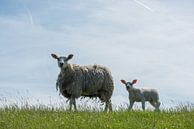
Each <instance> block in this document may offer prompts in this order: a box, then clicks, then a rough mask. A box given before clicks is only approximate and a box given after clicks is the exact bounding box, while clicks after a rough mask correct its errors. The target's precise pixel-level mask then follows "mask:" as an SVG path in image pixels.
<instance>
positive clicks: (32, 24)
mask: <svg viewBox="0 0 194 129" xmlns="http://www.w3.org/2000/svg"><path fill="white" fill-rule="evenodd" d="M18 1H19V2H20V3H21V5H22V6H23V8H24V9H25V11H26V13H27V15H28V18H29V21H30V25H31V27H32V28H33V27H34V20H33V17H32V14H31V11H30V9H29V8H28V7H27V6H26V4H25V3H24V2H23V1H22V0H18Z"/></svg>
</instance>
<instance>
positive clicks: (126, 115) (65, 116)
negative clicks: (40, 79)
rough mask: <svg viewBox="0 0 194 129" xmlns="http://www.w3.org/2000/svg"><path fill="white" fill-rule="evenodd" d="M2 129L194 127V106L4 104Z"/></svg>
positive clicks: (0, 124) (0, 122) (148, 128)
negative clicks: (71, 107) (75, 109)
mask: <svg viewBox="0 0 194 129" xmlns="http://www.w3.org/2000/svg"><path fill="white" fill-rule="evenodd" d="M0 128H1V129H194V107H193V106H192V105H179V106H178V107H175V108H172V109H165V110H162V111H160V112H153V111H140V110H136V111H127V110H124V109H122V108H121V109H119V110H117V111H114V112H109V113H105V112H100V111H95V109H92V110H88V109H87V108H86V109H83V110H81V111H79V112H69V111H66V110H65V109H54V108H48V107H41V106H40V107H33V106H25V107H22V108H19V107H17V105H15V106H8V107H4V108H0Z"/></svg>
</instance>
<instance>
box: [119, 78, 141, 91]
mask: <svg viewBox="0 0 194 129" xmlns="http://www.w3.org/2000/svg"><path fill="white" fill-rule="evenodd" d="M121 82H122V83H123V84H124V85H125V86H126V89H127V90H132V89H133V84H135V83H136V82H137V80H133V81H132V82H126V81H125V80H121Z"/></svg>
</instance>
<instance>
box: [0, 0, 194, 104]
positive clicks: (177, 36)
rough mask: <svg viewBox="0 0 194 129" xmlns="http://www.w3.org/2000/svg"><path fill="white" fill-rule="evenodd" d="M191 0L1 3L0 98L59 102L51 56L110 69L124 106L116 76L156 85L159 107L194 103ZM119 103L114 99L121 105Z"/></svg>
mask: <svg viewBox="0 0 194 129" xmlns="http://www.w3.org/2000/svg"><path fill="white" fill-rule="evenodd" d="M193 4H194V2H193V1H192V0H185V1H175V0H171V1H168V0H157V1H156V0H120V1H116V0H106V1H103V0H93V1H91V0H65V1H64V0H57V1H52V0H43V1H38V0H25V1H24V0H1V2H0V28H1V29H0V36H1V37H0V44H1V47H0V56H1V63H0V73H1V74H0V98H3V97H6V98H7V99H10V100H11V99H13V100H14V97H15V96H28V97H29V98H30V99H32V100H36V99H39V100H41V101H42V102H45V103H46V102H49V98H50V97H51V98H53V99H54V100H55V101H57V100H58V99H59V98H58V93H57V92H56V89H55V81H56V77H57V74H58V72H59V69H58V68H57V64H56V62H55V61H54V60H53V59H52V58H51V57H50V53H53V52H54V53H57V54H58V55H68V54H69V53H73V54H74V58H73V60H72V63H76V64H80V65H88V64H101V65H104V66H107V67H109V68H110V69H111V71H112V74H113V77H114V82H115V91H114V95H113V98H112V99H113V103H114V104H115V105H119V104H121V103H122V104H123V103H128V94H127V92H126V91H125V88H124V87H123V86H122V85H121V84H120V82H119V80H120V79H126V80H132V79H134V78H136V79H138V83H137V87H140V88H141V87H150V88H156V89H158V91H159V93H160V96H161V101H162V103H163V106H164V107H165V106H166V105H169V104H171V105H172V101H175V102H183V103H184V102H192V103H193V102H194V94H193V91H194V88H193V84H194V78H193V73H194V67H193V66H194V61H193V60H192V59H193V55H194V44H193V41H194V36H193V35H194V29H193V28H194V24H193V23H194V16H193V12H194V8H193ZM118 100H119V102H118Z"/></svg>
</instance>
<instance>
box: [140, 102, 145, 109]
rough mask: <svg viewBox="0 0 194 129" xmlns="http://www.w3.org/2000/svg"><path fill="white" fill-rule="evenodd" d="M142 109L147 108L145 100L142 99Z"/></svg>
mask: <svg viewBox="0 0 194 129" xmlns="http://www.w3.org/2000/svg"><path fill="white" fill-rule="evenodd" d="M141 103H142V109H143V110H145V100H142V102H141Z"/></svg>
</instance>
